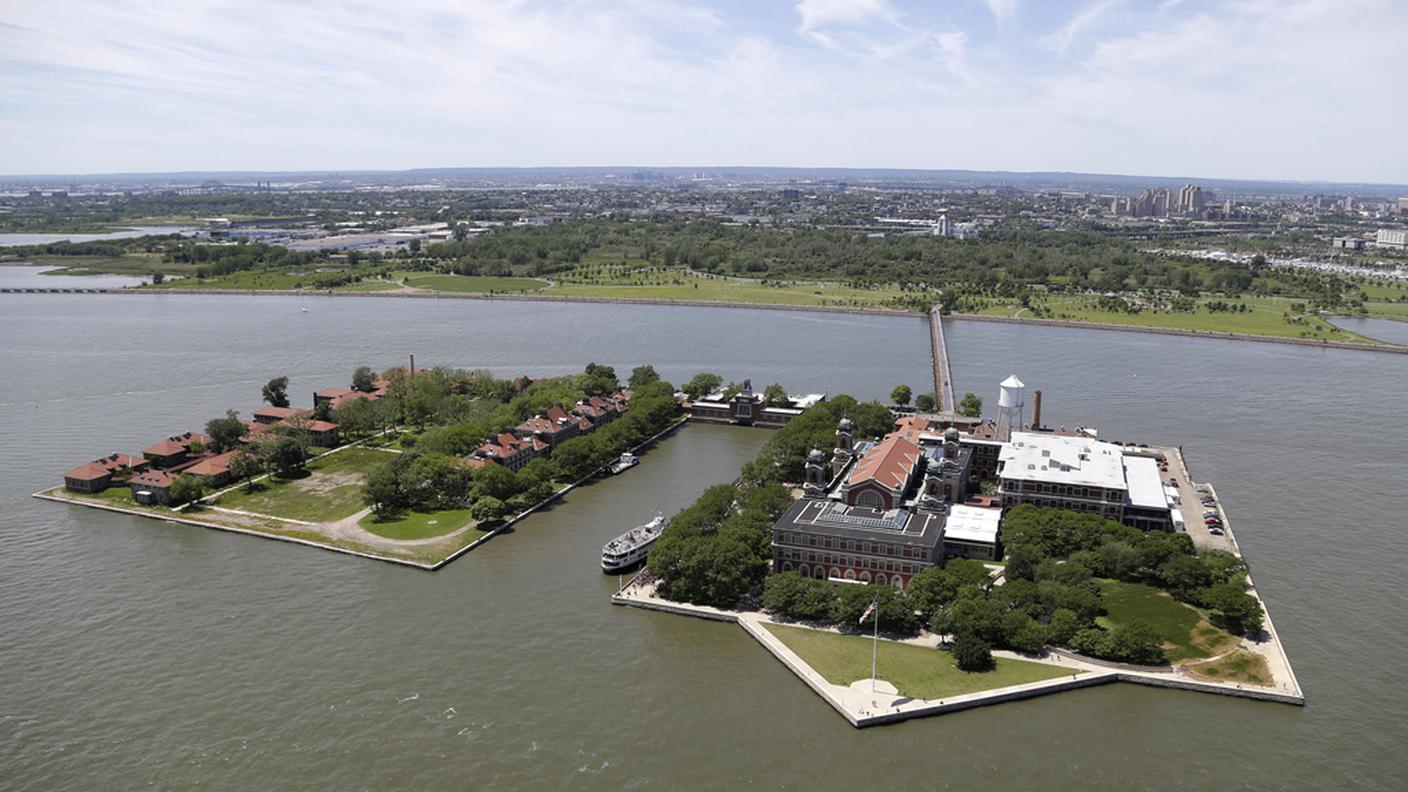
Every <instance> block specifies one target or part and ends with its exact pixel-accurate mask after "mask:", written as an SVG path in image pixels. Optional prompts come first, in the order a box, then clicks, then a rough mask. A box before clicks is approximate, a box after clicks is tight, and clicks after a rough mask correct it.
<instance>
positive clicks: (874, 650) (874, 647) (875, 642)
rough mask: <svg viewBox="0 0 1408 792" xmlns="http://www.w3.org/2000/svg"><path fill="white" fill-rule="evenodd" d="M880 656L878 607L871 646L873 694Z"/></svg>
mask: <svg viewBox="0 0 1408 792" xmlns="http://www.w3.org/2000/svg"><path fill="white" fill-rule="evenodd" d="M875 601H876V602H877V603H878V602H879V601H880V599H879V595H878V594H877V595H876V600H875ZM879 654H880V608H879V607H878V605H877V607H876V608H875V636H874V638H873V639H872V643H871V644H870V692H871V693H874V692H875V659H876V658H877V657H878V656H879Z"/></svg>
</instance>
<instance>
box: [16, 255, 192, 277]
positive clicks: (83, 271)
mask: <svg viewBox="0 0 1408 792" xmlns="http://www.w3.org/2000/svg"><path fill="white" fill-rule="evenodd" d="M22 261H23V263H26V264H34V265H36V266H41V267H55V268H56V269H53V270H50V271H48V272H46V273H44V274H45V275H132V276H149V275H151V274H152V273H154V272H160V273H161V274H163V275H186V274H189V273H191V272H194V271H195V268H196V265H194V264H181V263H176V262H164V261H162V260H161V255H160V254H158V253H127V254H124V255H121V256H49V255H39V256H25V257H24V258H23V259H22ZM15 263H20V261H16V262H15Z"/></svg>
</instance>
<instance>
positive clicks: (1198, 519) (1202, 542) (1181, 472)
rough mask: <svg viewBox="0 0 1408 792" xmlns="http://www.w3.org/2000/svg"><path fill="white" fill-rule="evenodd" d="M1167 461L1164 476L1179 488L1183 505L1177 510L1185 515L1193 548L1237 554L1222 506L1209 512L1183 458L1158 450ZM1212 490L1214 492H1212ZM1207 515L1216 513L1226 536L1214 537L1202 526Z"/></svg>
mask: <svg viewBox="0 0 1408 792" xmlns="http://www.w3.org/2000/svg"><path fill="white" fill-rule="evenodd" d="M1157 450H1158V451H1160V452H1162V453H1163V455H1164V459H1166V460H1167V461H1168V470H1167V471H1165V472H1162V478H1163V480H1164V483H1165V484H1173V485H1174V486H1176V487H1178V499H1179V501H1180V502H1181V505H1178V506H1176V507H1175V508H1177V509H1178V510H1179V511H1181V512H1183V524H1184V529H1185V530H1186V531H1187V532H1188V535H1189V536H1191V537H1193V544H1195V545H1197V546H1198V547H1200V548H1203V547H1206V548H1212V549H1216V550H1226V551H1227V552H1229V553H1235V552H1237V548H1236V545H1234V544H1233V543H1232V537H1231V534H1230V533H1226V532H1225V531H1227V515H1226V514H1225V513H1224V512H1223V511H1222V503H1221V501H1220V500H1219V502H1218V503H1217V504H1216V505H1215V506H1213V507H1211V508H1210V509H1209V508H1207V507H1204V506H1203V504H1202V503H1201V502H1200V501H1199V500H1198V499H1199V498H1200V497H1201V496H1202V495H1203V494H1204V493H1201V492H1199V491H1198V489H1197V486H1196V485H1195V484H1194V482H1193V480H1192V478H1191V477H1190V476H1189V474H1188V467H1187V465H1186V464H1185V463H1184V461H1183V454H1182V453H1181V452H1179V450H1178V449H1177V448H1159V449H1157ZM1209 489H1211V488H1209ZM1204 511H1216V512H1217V514H1218V517H1220V518H1221V519H1222V525H1223V530H1224V533H1223V535H1222V536H1214V535H1213V534H1212V533H1211V532H1210V531H1209V530H1208V527H1207V525H1205V524H1204V523H1203V512H1204Z"/></svg>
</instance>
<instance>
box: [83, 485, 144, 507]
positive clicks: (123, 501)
mask: <svg viewBox="0 0 1408 792" xmlns="http://www.w3.org/2000/svg"><path fill="white" fill-rule="evenodd" d="M71 494H73V495H77V496H79V497H82V498H92V499H94V500H98V501H102V502H104V503H107V504H109V505H111V506H136V505H137V502H136V501H134V500H132V488H131V487H129V486H127V485H126V484H119V485H117V486H115V487H108V488H107V489H105V490H103V491H102V492H95V493H93V494H92V495H89V494H88V493H86V492H75V493H71Z"/></svg>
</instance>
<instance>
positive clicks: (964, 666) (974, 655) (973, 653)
mask: <svg viewBox="0 0 1408 792" xmlns="http://www.w3.org/2000/svg"><path fill="white" fill-rule="evenodd" d="M953 659H954V660H955V661H956V662H957V664H958V670H960V671H991V670H992V669H993V668H995V667H996V666H997V664H996V663H995V662H994V661H993V659H992V647H991V646H990V645H989V644H988V642H987V641H984V640H983V639H981V638H979V637H977V636H976V635H973V634H972V633H959V635H958V638H957V639H955V640H954V642H953Z"/></svg>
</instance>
